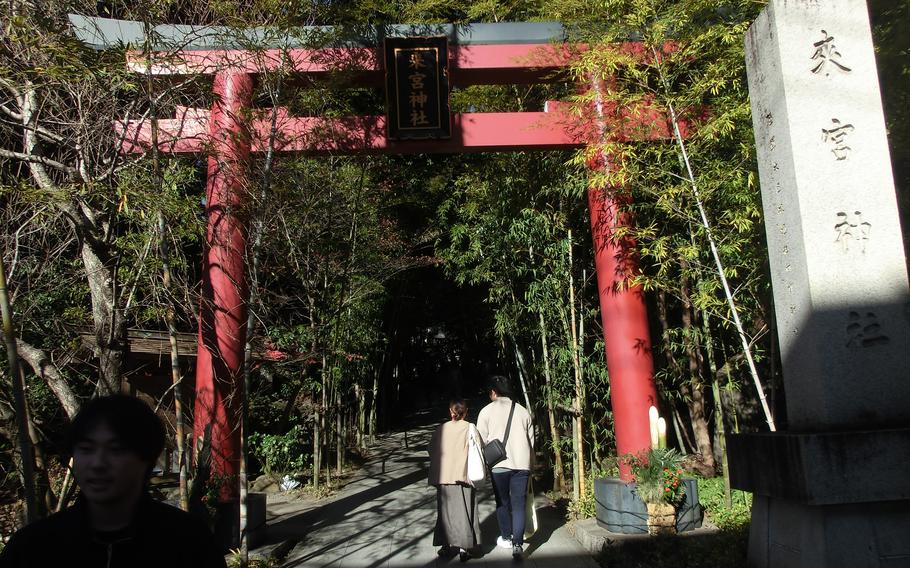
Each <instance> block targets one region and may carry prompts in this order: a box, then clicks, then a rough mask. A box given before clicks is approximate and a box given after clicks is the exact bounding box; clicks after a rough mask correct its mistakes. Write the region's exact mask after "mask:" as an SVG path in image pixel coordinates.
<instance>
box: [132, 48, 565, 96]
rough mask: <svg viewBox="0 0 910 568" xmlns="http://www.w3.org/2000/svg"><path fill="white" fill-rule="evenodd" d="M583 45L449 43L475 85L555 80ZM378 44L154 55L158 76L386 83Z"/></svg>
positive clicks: (463, 80) (454, 78) (459, 73)
mask: <svg viewBox="0 0 910 568" xmlns="http://www.w3.org/2000/svg"><path fill="white" fill-rule="evenodd" d="M581 49H583V48H578V47H569V46H564V45H551V44H500V45H464V46H456V45H452V46H449V59H450V65H451V67H452V74H451V77H450V82H451V85H452V86H465V85H475V84H491V83H492V84H512V83H531V82H534V83H539V82H545V81H548V80H549V81H555V80H557V77H556V76H553V74H554V73H555V72H556V71H559V70H564V69H565V67H566V66H567V65H568V64H569V63H570V62H571V61H572V59H573V57H575V55H574V54H575V53H578V52H579V51H580V50H581ZM379 53H380V52H379V51H378V50H376V49H374V48H367V47H358V48H321V49H289V50H286V51H284V52H282V51H280V50H277V49H267V50H262V51H247V50H212V51H207V50H183V51H176V52H174V53H167V54H164V53H159V54H155V59H154V65H153V67H152V72H153V73H154V74H156V75H210V74H214V73H216V72H218V71H219V70H220V69H227V68H230V69H233V70H235V71H238V72H245V73H251V74H255V73H262V72H266V71H274V70H275V69H279V68H281V66H282V65H287V66H288V67H290V68H291V69H293V73H294V74H295V75H296V76H297V77H305V76H311V77H319V76H323V75H326V74H328V73H338V72H343V73H345V74H348V75H350V77H349V78H351V79H352V82H353V83H356V84H361V85H370V86H376V87H379V86H383V85H384V84H385V83H384V79H383V62H382V56H381V55H380V54H379ZM126 58H127V65H128V66H129V67H130V68H131V69H133V70H135V71H137V72H139V71H141V72H145V67H146V64H145V62H146V55H145V54H144V53H143V52H140V51H130V52H127V55H126Z"/></svg>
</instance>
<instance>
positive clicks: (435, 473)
mask: <svg viewBox="0 0 910 568" xmlns="http://www.w3.org/2000/svg"><path fill="white" fill-rule="evenodd" d="M467 414H468V406H467V404H465V402H464V401H463V400H453V401H452V402H451V403H449V417H450V418H451V420H450V421H449V422H445V423H443V424H440V425H439V427H437V428H436V431H435V432H434V433H433V438H432V439H431V441H430V475H429V484H430V485H433V486H435V487H436V530H435V532H434V533H433V545H434V546H442V548H440V549H439V554H440V555H442V556H449V555H451V556H454V555H455V553H458V555H459V557H460V560H461V561H462V562H465V561H467V560H468V559H469V558H470V557H471V555H470V552H469V551H470V550H471V549H473V548H475V547H477V546H478V545H480V523H479V521H478V519H477V514H476V513H477V507H476V504H475V502H474V484H473V482H472V481H471V480H470V479H468V450H469V448H470V445H469V436H470V432H471V429H472V427H473V424H471V423H470V422H468V421H467V420H465V419H464V418H465V416H467ZM475 433H476V430H475ZM478 438H479V436H478ZM477 441H478V443H480V444H482V443H483V442H482V441H480V440H479V439H478V440H477ZM481 447H483V446H482V445H481Z"/></svg>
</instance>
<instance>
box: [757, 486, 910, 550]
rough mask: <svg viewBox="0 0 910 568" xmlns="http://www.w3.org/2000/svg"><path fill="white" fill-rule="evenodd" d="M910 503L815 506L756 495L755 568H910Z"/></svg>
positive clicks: (892, 502)
mask: <svg viewBox="0 0 910 568" xmlns="http://www.w3.org/2000/svg"><path fill="white" fill-rule="evenodd" d="M908 537H910V502H907V501H891V502H885V503H863V504H853V505H826V506H812V505H805V504H802V503H798V502H795V501H790V500H787V499H782V498H777V497H766V496H763V495H755V496H754V499H753V501H752V526H751V529H750V531H749V563H748V565H749V567H750V568H809V567H816V566H818V567H825V568H841V567H842V568H855V567H857V566H864V567H870V568H872V567H881V568H886V567H887V568H891V567H894V568H897V567H898V566H902V567H907V566H910V538H908Z"/></svg>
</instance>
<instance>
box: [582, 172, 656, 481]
mask: <svg viewBox="0 0 910 568" xmlns="http://www.w3.org/2000/svg"><path fill="white" fill-rule="evenodd" d="M620 191H621V190H610V189H598V188H593V187H592V188H591V189H589V190H588V205H589V207H590V211H591V233H592V236H593V238H594V266H595V270H596V271H597V290H598V294H599V296H600V317H601V321H602V322H603V330H604V342H605V348H606V357H607V369H608V370H609V372H610V399H611V405H612V409H613V429H614V433H615V435H616V452H617V455H619V456H625V455H630V454H633V455H638V454H639V453H640V452H641V451H642V450H647V449H648V448H650V447H651V435H650V430H649V423H648V408H649V407H650V406H651V405H654V406H657V390H656V388H655V386H654V362H653V359H652V356H651V334H650V331H649V327H648V313H647V309H646V308H645V299H644V291H643V290H642V289H641V286H638V285H635V286H632V285H630V279H631V278H632V277H633V276H635V275H636V274H637V272H638V263H637V259H636V253H635V241H634V240H633V239H632V238H631V237H629V236H627V235H626V236H623V237H619V238H617V237H616V233H617V231H618V230H619V229H621V228H622V227H624V226H628V225H629V222H630V220H629V219H628V216H627V215H626V214H624V213H620V207H621V206H622V205H623V201H624V200H625V201H627V202H628V201H629V200H628V199H627V198H625V197H624V196H622V195H621V194H620ZM631 477H632V476H631V472H630V469H629V466H628V465H625V464H621V465H620V478H621V479H623V480H624V481H631Z"/></svg>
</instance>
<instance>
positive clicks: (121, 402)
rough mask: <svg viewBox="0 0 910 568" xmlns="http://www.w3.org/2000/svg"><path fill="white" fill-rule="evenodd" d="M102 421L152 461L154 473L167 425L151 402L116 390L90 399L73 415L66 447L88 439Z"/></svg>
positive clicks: (124, 442)
mask: <svg viewBox="0 0 910 568" xmlns="http://www.w3.org/2000/svg"><path fill="white" fill-rule="evenodd" d="M99 424H106V425H107V426H108V428H110V429H111V431H113V432H114V433H115V434H116V435H117V438H118V439H119V441H120V443H121V444H123V447H125V448H126V449H128V450H129V451H131V452H133V453H135V454H136V455H138V456H139V458H140V459H142V461H144V462H146V463H148V464H149V469H148V473H151V471H152V468H153V467H154V466H155V462H156V461H157V460H158V456H160V455H161V452H162V451H163V450H164V439H165V432H164V425H163V424H161V420H159V419H158V416H156V415H155V412H154V411H153V410H152V409H151V408H150V407H149V405H148V404H146V403H144V402H142V401H141V400H139V399H138V398H134V397H131V396H126V395H122V394H115V395H111V396H104V397H100V398H96V399H93V400H90V401H89V402H87V403H86V404H85V405H84V406H83V407H82V409H81V410H80V411H79V413H78V414H76V417H75V418H73V422H72V423H71V424H70V427H69V430H68V431H67V436H66V451H67V453H68V454H69V455H73V448H75V446H76V445H77V444H78V443H79V442H81V441H82V440H85V439H86V437H87V436H88V435H89V433H90V432H91V431H92V430H94V429H95V428H96V427H97V426H98V425H99Z"/></svg>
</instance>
